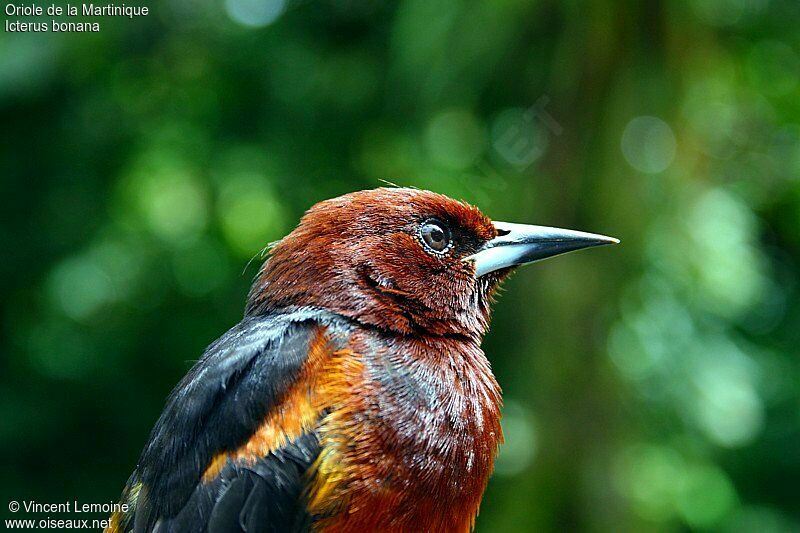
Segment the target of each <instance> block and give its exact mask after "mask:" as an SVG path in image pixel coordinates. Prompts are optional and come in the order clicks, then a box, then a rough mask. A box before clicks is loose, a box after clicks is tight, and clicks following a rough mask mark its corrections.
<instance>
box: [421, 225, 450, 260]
mask: <svg viewBox="0 0 800 533" xmlns="http://www.w3.org/2000/svg"><path fill="white" fill-rule="evenodd" d="M419 237H420V239H421V240H422V243H423V244H424V245H425V247H426V248H427V249H428V250H429V251H431V252H434V253H437V254H444V253H447V251H448V250H450V247H451V245H452V242H451V240H450V230H449V229H447V226H445V225H444V224H442V223H441V222H438V221H435V220H429V221H427V222H425V223H423V224H422V225H421V226H420V227H419Z"/></svg>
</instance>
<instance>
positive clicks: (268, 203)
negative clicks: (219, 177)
mask: <svg viewBox="0 0 800 533" xmlns="http://www.w3.org/2000/svg"><path fill="white" fill-rule="evenodd" d="M218 211H219V217H220V221H221V224H222V231H223V234H224V235H225V239H226V240H227V241H228V244H229V245H230V247H231V248H232V249H233V251H235V252H236V253H237V254H238V255H240V256H242V257H252V256H253V254H255V253H257V252H258V251H259V250H262V249H263V248H264V247H265V246H266V245H267V244H269V243H270V242H271V241H273V240H276V239H278V238H280V237H281V236H282V232H283V229H284V225H283V224H284V221H285V220H287V218H288V216H287V213H286V212H285V210H284V208H283V206H282V205H281V202H280V201H279V200H278V199H277V198H276V197H275V194H274V193H273V192H272V190H271V189H270V187H269V185H268V181H267V180H266V178H265V177H264V176H261V175H259V174H256V173H249V172H243V173H240V174H238V175H234V176H231V177H230V178H229V179H228V180H227V181H226V182H225V183H224V184H223V185H222V187H221V190H220V201H219V205H218Z"/></svg>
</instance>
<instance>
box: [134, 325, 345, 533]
mask: <svg viewBox="0 0 800 533" xmlns="http://www.w3.org/2000/svg"><path fill="white" fill-rule="evenodd" d="M319 325H323V326H326V328H327V331H328V334H329V336H331V337H332V342H335V343H338V342H341V339H343V338H344V335H345V334H346V331H347V330H348V329H349V325H348V323H347V322H346V321H345V320H344V319H342V318H340V317H338V316H337V315H332V314H330V313H327V312H324V311H320V310H299V311H294V312H291V313H283V314H275V315H270V316H256V317H246V318H245V319H244V320H243V321H242V322H240V323H239V324H237V325H236V326H235V327H233V328H232V329H231V330H230V331H228V332H227V333H226V334H225V335H223V336H222V337H220V338H219V339H218V340H217V341H216V342H214V343H213V344H212V345H211V346H209V347H208V349H206V351H205V353H204V354H203V356H202V358H201V359H200V360H199V361H198V362H197V363H196V364H195V365H194V367H193V368H192V369H191V370H190V371H189V373H188V374H187V375H186V376H185V377H184V378H183V379H182V380H181V381H180V383H179V384H178V385H177V386H176V387H175V389H174V390H173V392H172V393H171V394H170V396H169V398H168V400H167V403H166V407H165V408H164V411H163V413H162V414H161V417H160V418H159V419H158V422H156V425H155V427H154V428H153V431H152V432H151V435H150V439H149V441H148V444H147V446H145V449H144V451H143V452H142V455H141V457H140V460H139V464H138V466H137V469H136V471H135V472H134V473H133V475H132V476H131V479H130V480H129V481H128V486H127V487H126V491H125V493H124V495H123V499H124V498H125V497H126V496H125V494H128V493H130V492H131V491H132V490H133V487H136V486H138V485H141V489H140V490H139V492H138V498H137V500H136V505H135V514H134V516H125V517H123V519H122V522H121V529H122V530H124V531H131V530H133V531H137V532H138V531H143V532H149V531H159V532H166V531H180V532H184V531H211V532H217V531H220V532H227V531H248V532H252V531H273V530H274V531H291V530H302V529H305V528H307V527H308V520H309V518H308V516H307V514H306V513H305V509H304V508H300V507H301V506H300V504H299V502H300V501H301V498H300V495H301V493H302V488H303V487H302V485H303V475H304V472H305V471H306V469H307V468H308V466H309V465H310V464H311V462H313V460H314V458H315V457H316V455H317V453H318V452H319V445H318V443H317V439H316V436H315V435H313V434H307V435H303V436H301V437H300V438H298V439H296V440H295V441H293V442H291V443H288V444H287V446H286V447H284V448H283V449H281V450H277V451H275V452H274V453H272V454H270V455H269V456H268V457H265V458H262V459H261V460H259V461H257V462H256V463H255V464H253V465H247V466H245V465H234V464H232V463H230V462H228V463H227V464H226V466H225V467H224V468H223V470H222V471H221V472H220V475H219V476H218V477H217V479H215V480H214V481H213V482H210V483H201V482H200V478H201V476H202V474H203V472H204V470H205V468H207V466H208V465H209V463H210V462H211V460H212V458H213V457H214V456H215V455H216V454H217V453H219V452H221V451H225V450H232V449H235V448H237V447H238V446H240V445H242V444H243V443H245V442H246V441H247V440H248V439H249V438H250V437H251V436H252V434H253V432H255V430H256V429H257V428H258V426H259V425H260V424H261V423H262V422H263V420H264V418H265V416H266V415H267V413H269V411H270V410H271V409H272V408H273V407H274V406H275V405H276V404H277V402H278V401H280V398H281V395H282V394H283V393H284V392H285V391H286V390H287V389H288V387H289V386H291V384H292V383H293V382H294V380H295V379H296V377H297V375H298V372H299V371H300V369H301V368H302V366H303V364H304V362H305V361H306V358H307V356H308V350H309V344H310V342H311V340H312V339H313V335H314V332H315V330H316V328H317V327H318V326H319ZM337 339H338V340H337ZM271 528H274V529H271Z"/></svg>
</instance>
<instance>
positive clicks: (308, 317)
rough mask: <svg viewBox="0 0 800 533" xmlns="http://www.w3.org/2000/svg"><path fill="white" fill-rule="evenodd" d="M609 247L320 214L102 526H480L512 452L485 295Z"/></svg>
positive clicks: (451, 205) (200, 369)
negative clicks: (485, 343)
mask: <svg viewBox="0 0 800 533" xmlns="http://www.w3.org/2000/svg"><path fill="white" fill-rule="evenodd" d="M618 242H619V241H618V240H617V239H614V238H611V237H606V236H603V235H597V234H592V233H585V232H580V231H573V230H565V229H559V228H552V227H546V226H533V225H523V224H513V223H505V222H498V221H492V220H491V219H490V218H488V217H487V216H486V215H484V214H483V213H482V212H481V211H480V210H479V209H478V208H477V207H474V206H472V205H470V204H468V203H465V202H463V201H458V200H454V199H452V198H450V197H448V196H445V195H442V194H438V193H434V192H430V191H425V190H420V189H415V188H403V187H380V188H376V189H369V190H364V191H358V192H352V193H348V194H345V195H343V196H339V197H337V198H333V199H329V200H324V201H321V202H319V203H317V204H316V205H314V206H313V207H311V208H310V209H309V210H308V211H307V212H306V213H305V214H304V216H303V217H302V219H301V221H300V223H299V225H298V226H297V227H296V228H295V229H294V230H293V231H291V232H290V233H289V234H288V235H286V236H285V237H284V238H283V239H281V240H280V241H278V242H276V243H273V244H272V245H271V249H270V251H269V254H268V257H267V259H266V261H265V262H264V263H263V265H262V266H261V268H260V269H259V271H258V274H257V275H256V277H255V280H254V282H253V284H252V287H251V289H250V291H249V294H248V296H247V304H246V307H245V312H244V317H243V319H242V320H241V322H239V323H238V324H237V325H235V326H234V327H233V328H232V329H230V330H229V331H228V332H227V333H225V334H223V335H222V336H221V337H220V338H219V339H218V340H216V341H215V342H213V343H212V344H211V345H210V346H209V347H208V348H207V349H206V350H205V352H204V354H203V355H202V357H201V358H200V359H199V360H198V361H197V363H196V364H195V365H194V366H193V367H192V368H191V369H190V370H189V372H188V373H187V374H186V376H184V377H183V379H181V380H180V382H179V383H178V384H177V386H176V387H175V389H174V390H173V391H172V393H171V394H170V395H169V397H168V399H167V401H166V405H165V407H164V410H163V412H162V414H161V416H160V417H159V418H158V420H157V422H156V423H155V426H154V427H153V430H152V432H151V434H150V436H149V439H148V441H147V444H146V445H145V447H144V450H143V451H142V453H141V456H140V458H139V460H138V463H137V465H136V467H135V469H134V471H133V474H132V475H131V476H130V479H129V480H128V482H127V484H126V486H125V488H124V490H123V493H122V497H121V499H120V503H119V507H118V509H117V512H115V513H114V514H112V515H111V517H110V518H109V525H108V527H107V528H106V531H107V532H110V533H116V532H122V531H124V532H129V531H134V532H150V531H156V532H160V533H165V532H195V531H197V532H200V531H208V532H211V533H218V532H225V533H227V532H262V531H263V532H294V531H298V532H299V531H319V532H326V533H334V532H358V533H364V532H371V531H381V532H384V531H385V532H395V531H396V532H406V531H429V532H439V531H441V532H451V531H453V532H460V531H464V532H467V531H471V530H472V529H473V528H474V526H475V520H476V516H477V514H478V510H479V506H480V503H481V499H482V496H483V493H484V490H485V489H486V486H487V483H488V480H489V477H490V475H491V473H492V470H493V465H494V460H495V457H496V455H497V451H498V447H499V445H500V444H501V443H502V441H503V435H502V429H501V425H500V418H501V406H502V398H501V390H500V386H499V385H498V382H497V380H496V379H495V377H494V375H493V373H492V370H491V365H490V363H489V360H488V359H487V357H486V355H485V354H484V352H483V351H482V349H481V342H482V339H483V336H484V335H485V334H486V332H487V330H488V327H489V319H490V306H491V304H492V302H493V297H494V295H495V292H496V289H497V288H498V286H499V285H500V283H501V282H502V281H503V280H504V279H505V278H507V277H508V275H509V274H510V273H511V272H512V271H514V270H515V269H516V268H517V267H519V266H520V265H523V264H527V263H531V262H534V261H538V260H541V259H545V258H548V257H552V256H555V255H559V254H563V253H566V252H571V251H574V250H579V249H582V248H588V247H593V246H599V245H606V244H614V243H618Z"/></svg>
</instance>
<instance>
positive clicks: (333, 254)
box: [247, 188, 618, 338]
mask: <svg viewBox="0 0 800 533" xmlns="http://www.w3.org/2000/svg"><path fill="white" fill-rule="evenodd" d="M615 242H618V241H617V240H616V239H613V238H610V237H604V236H601V235H594V234H591V233H583V232H577V231H570V230H562V229H557V228H549V227H544V226H527V225H521V224H508V223H503V222H492V220H490V219H489V218H488V217H487V216H486V215H484V214H483V213H481V212H480V210H478V208H476V207H473V206H471V205H469V204H466V203H463V202H459V201H456V200H453V199H451V198H448V197H447V196H444V195H441V194H436V193H432V192H429V191H422V190H417V189H406V188H379V189H374V190H367V191H360V192H355V193H351V194H346V195H344V196H340V197H338V198H333V199H331V200H326V201H323V202H320V203H318V204H316V205H315V206H314V207H312V208H311V209H310V210H309V211H308V212H307V213H306V214H305V216H304V217H303V219H302V220H301V221H300V224H299V225H298V226H297V228H296V229H295V230H294V231H292V232H291V233H290V234H289V235H287V236H286V237H285V238H283V239H282V240H281V241H279V242H278V243H276V244H275V245H274V246H273V248H272V250H271V252H270V257H269V259H267V261H266V262H265V263H264V265H263V267H262V268H261V271H260V272H259V274H258V277H257V278H256V281H255V283H254V284H253V288H252V289H251V291H250V296H249V299H248V306H247V314H248V315H252V314H260V313H264V312H268V311H273V310H277V309H283V308H295V307H306V306H311V307H321V308H324V309H328V310H330V311H333V312H336V313H339V314H341V315H345V316H347V317H349V318H351V319H353V320H356V321H358V322H361V323H363V324H366V325H370V326H374V327H377V328H380V329H383V330H386V331H391V332H395V333H401V334H412V333H422V332H424V333H425V334H426V335H464V336H469V337H475V338H478V337H480V336H481V335H482V334H483V333H484V332H485V331H486V328H487V325H488V319H489V304H490V297H491V295H492V293H493V291H494V289H495V288H496V287H497V285H498V284H499V282H500V281H501V280H502V279H503V278H504V277H505V276H506V275H507V274H508V273H509V272H510V271H511V270H513V269H514V268H515V267H517V266H519V265H522V264H525V263H530V262H533V261H537V260H539V259H544V258H546V257H551V256H554V255H558V254H561V253H565V252H569V251H573V250H578V249H581V248H586V247H589V246H597V245H601V244H611V243H615Z"/></svg>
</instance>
